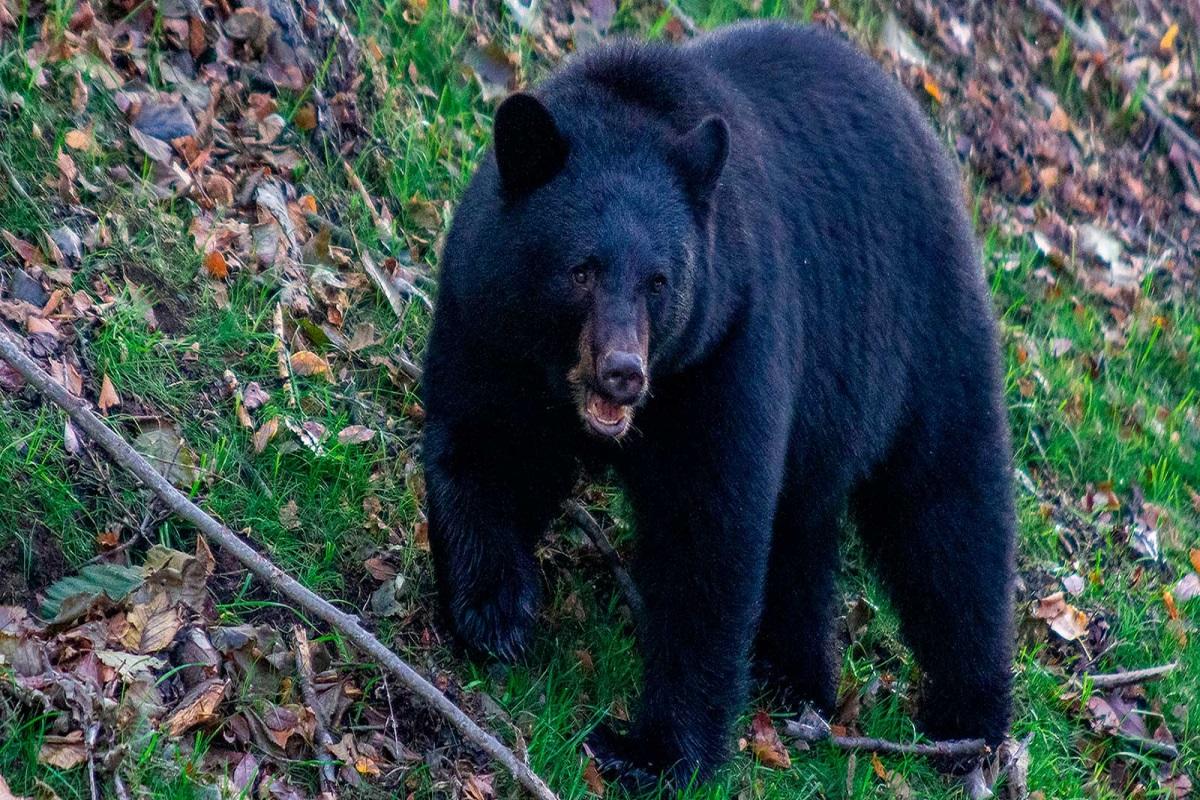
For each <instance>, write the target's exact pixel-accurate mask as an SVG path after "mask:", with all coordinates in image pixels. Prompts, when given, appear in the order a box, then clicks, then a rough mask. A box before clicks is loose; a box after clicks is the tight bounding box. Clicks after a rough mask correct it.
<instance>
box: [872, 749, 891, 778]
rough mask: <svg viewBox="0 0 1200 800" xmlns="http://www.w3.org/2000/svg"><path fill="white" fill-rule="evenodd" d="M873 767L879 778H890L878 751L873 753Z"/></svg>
mask: <svg viewBox="0 0 1200 800" xmlns="http://www.w3.org/2000/svg"><path fill="white" fill-rule="evenodd" d="M871 769H873V770H874V771H875V775H876V776H878V778H879V780H881V781H886V780H887V779H888V771H887V770H886V769H884V768H883V762H882V761H880V760H879V754H878V753H871Z"/></svg>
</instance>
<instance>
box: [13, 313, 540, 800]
mask: <svg viewBox="0 0 1200 800" xmlns="http://www.w3.org/2000/svg"><path fill="white" fill-rule="evenodd" d="M0 359H3V360H4V361H7V362H8V363H9V364H10V365H11V366H12V367H13V368H14V369H15V370H16V371H17V372H19V373H21V375H22V377H24V378H25V380H26V381H27V382H28V383H29V384H30V385H31V386H32V387H33V388H35V389H37V391H38V392H40V393H41V394H42V395H43V396H44V397H46V398H48V399H49V400H51V401H52V402H54V403H55V404H56V405H58V406H60V407H62V408H63V409H64V410H65V411H66V412H67V414H68V415H70V417H71V419H72V420H73V421H74V422H75V424H76V425H78V426H79V428H80V429H81V430H83V431H84V432H85V433H86V434H87V435H88V436H90V437H91V438H92V440H93V441H95V442H97V443H98V444H99V445H100V446H101V447H103V448H104V449H105V450H106V451H107V452H108V454H109V455H110V456H112V459H113V461H115V462H116V463H117V464H118V465H120V466H121V467H123V468H124V469H126V470H128V471H129V472H131V473H132V474H133V475H135V476H136V477H137V478H138V479H139V480H140V481H141V482H142V483H143V484H144V485H145V486H146V487H147V488H148V489H150V491H152V492H154V494H156V495H157V496H158V497H159V498H160V499H161V500H162V501H163V502H164V503H165V504H166V505H167V507H168V508H170V509H171V510H172V511H174V512H175V513H176V514H177V515H179V516H180V517H181V518H182V519H184V520H186V521H188V522H190V523H191V524H192V525H194V526H195V527H196V529H197V530H199V531H200V533H202V534H203V535H204V536H206V537H208V538H209V539H210V540H212V541H215V542H216V543H217V544H219V545H220V546H221V547H222V548H224V549H225V550H226V551H227V552H229V553H230V554H232V555H233V556H234V557H235V558H236V559H237V560H238V561H239V562H241V564H242V565H243V566H244V567H246V569H248V570H250V572H252V573H254V574H255V575H257V576H258V577H259V578H261V579H262V580H263V581H265V582H266V583H267V585H268V586H270V587H271V588H272V589H274V590H275V591H277V592H278V593H279V594H281V595H283V596H284V597H287V598H288V599H289V600H291V601H292V602H293V603H295V604H296V607H297V608H298V609H299V610H302V611H304V612H305V613H307V614H309V615H311V616H313V617H316V618H318V619H321V620H324V621H325V622H326V623H328V624H329V626H330V627H332V628H333V629H334V630H336V631H338V632H339V633H341V634H342V635H343V636H345V637H346V639H348V640H349V641H350V642H351V643H352V644H353V645H354V647H356V648H357V649H358V650H359V651H361V652H363V653H365V654H367V655H369V656H370V657H371V658H373V659H374V660H375V661H376V662H377V663H379V664H380V665H381V666H382V667H383V668H384V669H386V670H387V671H388V672H390V673H392V674H393V675H395V676H396V677H397V679H399V680H400V682H401V683H402V684H403V685H404V686H406V687H407V688H408V689H409V690H410V691H411V692H412V693H413V694H415V695H417V696H418V697H419V698H421V699H422V700H424V701H425V703H427V704H428V705H429V706H430V707H432V708H433V709H434V710H435V711H437V712H438V713H439V714H441V715H442V717H444V718H445V719H446V721H447V722H449V723H450V724H451V725H453V726H454V727H455V728H456V729H457V730H458V731H459V732H460V733H461V734H462V735H463V736H464V737H465V738H466V739H467V740H468V741H470V742H471V743H473V744H475V745H476V746H478V747H479V748H480V749H481V750H483V751H484V752H485V753H487V754H488V755H489V756H491V757H492V758H493V759H494V760H495V761H496V762H497V763H499V764H501V765H502V766H503V767H504V768H505V769H507V770H508V771H509V772H510V773H511V774H512V775H513V777H515V778H516V779H517V781H519V782H520V783H521V785H522V786H524V787H525V788H526V789H528V790H529V792H530V793H531V794H532V795H533V796H534V797H537V798H540V800H557V798H556V796H555V794H554V792H552V791H551V790H550V787H548V786H547V785H546V784H545V783H544V782H543V781H542V779H541V778H539V777H538V776H537V775H536V774H534V772H533V771H532V770H531V769H529V767H528V766H527V765H526V764H525V763H524V762H522V761H521V760H520V759H519V758H517V756H516V754H514V753H513V751H512V750H510V749H509V748H507V747H505V746H504V745H503V744H501V743H500V741H499V740H498V739H496V737H494V736H492V735H491V734H490V733H488V732H487V731H485V730H484V729H483V728H481V727H479V725H478V724H477V723H476V722H475V721H474V720H472V719H471V718H470V717H468V716H467V715H466V714H464V713H463V711H462V710H461V709H460V708H459V707H458V706H456V705H454V703H452V702H450V700H449V699H448V698H447V697H446V696H445V695H444V694H442V693H441V692H440V691H438V690H437V688H436V687H435V686H434V685H433V684H431V683H430V682H429V681H427V680H425V678H423V677H421V675H420V674H419V673H418V672H417V671H416V670H414V669H413V668H412V667H410V666H409V665H408V664H407V663H405V661H404V660H403V659H401V658H400V657H399V656H398V655H396V654H395V653H394V652H392V651H391V650H390V649H388V647H387V646H386V645H385V644H383V642H381V641H379V639H377V638H375V636H374V635H373V634H372V633H371V632H370V631H368V630H367V629H366V628H364V627H362V625H360V624H359V622H358V619H357V618H356V617H353V616H351V615H349V614H346V613H344V612H342V611H340V610H338V609H337V607H335V606H334V605H333V604H332V603H330V602H329V601H328V600H326V599H325V598H323V597H321V596H320V595H318V594H316V593H314V592H313V591H312V590H310V589H309V588H307V587H306V586H304V585H303V584H301V583H300V582H299V581H297V580H296V579H295V578H293V577H292V576H290V575H288V574H287V573H286V572H284V571H283V570H281V569H280V568H279V567H277V566H275V565H274V564H273V563H271V561H269V560H268V559H266V558H265V557H263V556H262V555H260V554H259V553H258V552H257V551H255V550H254V549H253V548H251V547H250V546H249V545H248V544H246V543H245V542H244V541H242V540H241V538H240V537H239V536H238V535H237V534H235V533H234V532H233V531H231V530H230V529H229V528H227V527H226V526H224V525H222V524H221V523H219V522H217V521H216V520H215V519H213V518H212V517H211V516H209V515H208V514H207V513H205V512H204V511H203V510H201V509H200V507H199V506H197V505H196V504H195V503H193V502H192V501H190V500H188V498H187V497H185V496H184V495H183V494H182V493H181V492H179V490H177V489H176V488H175V487H174V486H172V485H171V484H170V483H169V482H168V481H167V480H166V478H164V477H163V476H162V474H160V473H159V472H158V471H157V470H156V469H155V468H154V467H152V466H151V465H150V462H148V461H146V459H145V458H143V457H142V456H141V455H140V454H138V452H137V451H136V450H134V449H133V448H132V447H130V446H129V443H128V442H126V441H125V440H124V439H122V438H121V437H120V436H118V435H117V434H116V433H115V432H113V431H112V430H111V429H110V428H109V427H108V426H106V425H105V424H104V423H103V422H102V421H101V420H100V418H99V417H97V416H96V415H95V414H94V413H93V412H92V411H91V410H90V409H89V408H87V406H85V405H84V404H83V402H82V401H80V400H78V399H77V398H74V397H72V396H71V395H70V394H69V393H68V392H67V390H66V389H65V388H63V386H61V385H60V384H58V383H56V382H55V381H54V379H53V378H51V377H50V376H49V375H48V374H46V372H45V371H44V370H42V369H41V367H39V366H38V365H37V364H35V363H34V362H33V360H32V359H30V358H29V357H28V356H26V355H25V354H24V353H23V352H21V349H20V347H19V346H18V345H17V343H16V340H15V339H14V338H13V337H12V336H11V334H9V333H8V331H7V330H3V331H0Z"/></svg>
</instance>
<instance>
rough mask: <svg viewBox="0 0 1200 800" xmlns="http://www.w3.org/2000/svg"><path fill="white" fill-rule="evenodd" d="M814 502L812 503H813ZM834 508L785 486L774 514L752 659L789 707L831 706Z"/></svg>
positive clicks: (835, 669)
mask: <svg viewBox="0 0 1200 800" xmlns="http://www.w3.org/2000/svg"><path fill="white" fill-rule="evenodd" d="M814 506H815V507H814ZM838 516H839V514H838V512H837V508H836V507H834V506H832V504H829V507H825V504H815V503H812V502H811V501H809V502H805V501H803V500H802V499H801V498H800V497H799V496H798V493H796V492H785V493H784V497H783V498H782V499H781V501H780V504H779V508H778V509H777V511H776V516H775V530H774V535H773V541H772V543H771V555H770V566H769V576H768V578H767V593H766V603H765V605H764V607H763V614H762V618H761V621H760V623H759V630H758V639H757V641H756V643H755V660H756V665H757V668H758V671H759V673H760V674H761V676H762V677H763V679H764V680H765V682H766V684H767V686H768V687H769V688H771V689H776V690H778V691H779V692H780V693H781V695H782V699H783V701H784V702H785V703H786V704H787V705H788V706H790V707H793V708H799V706H800V705H801V704H803V703H812V704H813V705H815V706H816V708H817V709H818V710H819V711H820V712H821V713H822V714H826V715H828V714H830V713H832V712H833V710H834V707H835V706H836V704H837V684H838V673H839V664H840V659H839V651H838V647H837V642H836V638H837V637H836V636H835V635H834V619H835V604H836V600H837V597H838V592H837V587H836V578H837V570H838Z"/></svg>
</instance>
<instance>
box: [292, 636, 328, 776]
mask: <svg viewBox="0 0 1200 800" xmlns="http://www.w3.org/2000/svg"><path fill="white" fill-rule="evenodd" d="M292 642H293V649H294V650H295V651H296V677H297V679H299V681H300V695H301V697H303V698H304V702H305V704H306V705H307V706H308V707H309V708H311V709H312V712H313V727H314V728H316V731H315V734H314V738H315V739H316V740H317V748H318V749H317V761H318V763H320V765H321V770H320V774H321V794H322V795H323V796H326V797H331V798H336V797H337V766H336V764H335V763H334V760H333V759H332V758H331V757H330V755H331V753H332V752H333V750H332V747H333V745H334V744H336V742H335V741H334V739H333V734H331V733H330V732H329V725H328V723H327V722H326V721H325V714H324V712H323V711H322V709H321V704H320V703H318V702H317V690H316V687H314V686H313V666H312V650H311V648H309V645H308V634H307V633H305V632H304V628H303V627H302V626H300V625H293V626H292Z"/></svg>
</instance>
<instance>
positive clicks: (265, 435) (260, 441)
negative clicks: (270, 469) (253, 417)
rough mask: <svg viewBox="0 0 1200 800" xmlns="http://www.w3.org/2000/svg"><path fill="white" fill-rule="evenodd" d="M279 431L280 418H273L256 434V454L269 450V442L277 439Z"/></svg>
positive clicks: (261, 426) (260, 427)
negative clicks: (276, 435)
mask: <svg viewBox="0 0 1200 800" xmlns="http://www.w3.org/2000/svg"><path fill="white" fill-rule="evenodd" d="M278 431H279V417H271V418H270V419H269V420H267V421H266V422H264V423H263V424H262V425H260V426H259V428H258V430H256V431H255V432H254V452H255V453H261V452H262V451H263V450H265V449H267V442H269V441H271V440H272V439H274V438H275V434H276V433H277V432H278Z"/></svg>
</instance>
